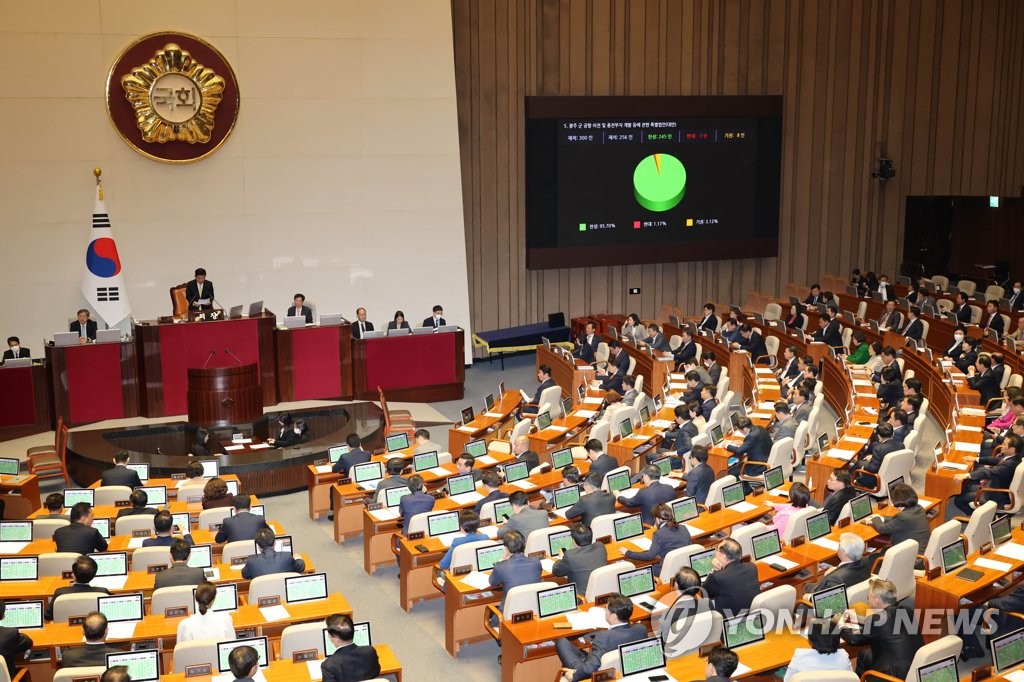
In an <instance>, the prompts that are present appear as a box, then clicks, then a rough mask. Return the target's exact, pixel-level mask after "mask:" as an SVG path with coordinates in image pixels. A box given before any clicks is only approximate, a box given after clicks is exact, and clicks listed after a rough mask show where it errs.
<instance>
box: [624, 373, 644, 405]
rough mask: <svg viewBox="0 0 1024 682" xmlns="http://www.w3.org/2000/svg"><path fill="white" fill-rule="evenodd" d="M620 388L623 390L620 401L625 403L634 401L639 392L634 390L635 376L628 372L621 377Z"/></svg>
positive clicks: (628, 403)
mask: <svg viewBox="0 0 1024 682" xmlns="http://www.w3.org/2000/svg"><path fill="white" fill-rule="evenodd" d="M622 390H623V391H625V393H623V394H622V402H624V403H625V404H626V405H632V404H633V403H634V402H635V401H636V399H637V396H639V395H640V392H639V391H637V390H636V377H634V376H630V375H629V374H627V375H626V376H624V377H622Z"/></svg>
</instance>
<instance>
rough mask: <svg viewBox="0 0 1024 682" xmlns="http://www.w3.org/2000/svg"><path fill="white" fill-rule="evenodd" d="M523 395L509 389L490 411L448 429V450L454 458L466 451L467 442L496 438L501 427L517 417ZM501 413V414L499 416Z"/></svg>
mask: <svg viewBox="0 0 1024 682" xmlns="http://www.w3.org/2000/svg"><path fill="white" fill-rule="evenodd" d="M521 402H523V397H522V396H521V395H519V393H518V392H517V391H513V390H507V391H505V395H503V396H502V397H501V399H500V400H498V401H496V402H495V403H494V406H493V407H492V408H491V410H490V412H484V413H482V414H478V415H477V416H476V417H475V418H474V419H473V421H471V422H469V423H468V424H463V425H462V426H461V427H460V428H455V427H452V428H450V429H448V452H450V453H452V458H453V459H455V458H458V456H459V455H461V454H462V453H463V452H465V451H466V444H467V443H468V442H469V441H471V440H477V439H480V438H492V439H493V438H496V437H497V436H498V432H499V431H500V429H501V428H502V427H503V426H504V425H505V424H507V423H508V422H509V421H510V420H512V419H514V418H515V413H516V410H517V409H518V408H519V404H520V403H521ZM499 415H500V416H499Z"/></svg>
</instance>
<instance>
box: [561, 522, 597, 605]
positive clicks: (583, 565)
mask: <svg viewBox="0 0 1024 682" xmlns="http://www.w3.org/2000/svg"><path fill="white" fill-rule="evenodd" d="M569 534H570V536H571V537H572V542H573V544H574V545H576V546H575V547H572V548H570V549H565V548H564V547H563V548H562V553H561V555H560V556H558V557H556V558H555V559H556V560H555V563H554V565H553V566H552V568H551V574H552V575H556V576H558V577H560V578H565V579H566V582H569V583H574V584H575V585H576V594H586V592H587V586H588V585H589V584H590V574H591V573H593V572H594V571H595V570H597V569H599V568H601V567H602V566H606V565H607V564H608V551H607V550H606V549H605V548H604V545H603V544H601V543H600V542H599V543H597V544H594V533H593V531H592V530H591V529H590V526H588V525H586V524H583V523H573V524H571V525H570V526H569Z"/></svg>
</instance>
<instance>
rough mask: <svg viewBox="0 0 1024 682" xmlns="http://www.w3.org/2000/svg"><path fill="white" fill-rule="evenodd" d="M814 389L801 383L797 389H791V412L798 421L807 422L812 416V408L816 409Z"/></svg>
mask: <svg viewBox="0 0 1024 682" xmlns="http://www.w3.org/2000/svg"><path fill="white" fill-rule="evenodd" d="M808 369H813V368H808ZM804 381H806V379H805V380H804ZM813 390H814V389H809V388H807V385H806V384H801V385H798V386H797V387H796V390H794V391H790V394H789V398H790V400H791V401H792V402H793V405H792V407H791V408H790V414H792V415H793V418H794V419H796V420H797V421H798V422H805V421H807V420H808V419H810V417H811V410H813V409H814V403H813V402H812V401H811V391H813Z"/></svg>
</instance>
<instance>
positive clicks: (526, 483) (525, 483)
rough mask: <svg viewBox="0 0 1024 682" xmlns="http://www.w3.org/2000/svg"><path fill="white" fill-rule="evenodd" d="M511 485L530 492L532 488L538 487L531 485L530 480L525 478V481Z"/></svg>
mask: <svg viewBox="0 0 1024 682" xmlns="http://www.w3.org/2000/svg"><path fill="white" fill-rule="evenodd" d="M509 485H514V486H515V487H517V488H519V489H520V490H530V489H531V488H536V487H537V486H535V485H534V484H533V483H530V480H529V479H525V478H524V479H523V480H521V481H516V482H515V483H509Z"/></svg>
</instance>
